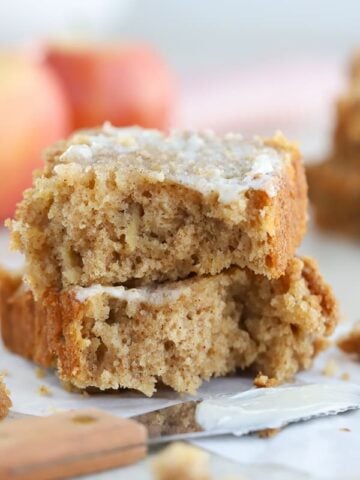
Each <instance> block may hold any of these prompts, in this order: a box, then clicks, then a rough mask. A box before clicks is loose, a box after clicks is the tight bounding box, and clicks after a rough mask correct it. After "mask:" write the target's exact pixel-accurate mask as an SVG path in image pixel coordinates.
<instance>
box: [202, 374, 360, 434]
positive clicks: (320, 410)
mask: <svg viewBox="0 0 360 480" xmlns="http://www.w3.org/2000/svg"><path fill="white" fill-rule="evenodd" d="M357 408H360V386H359V385H355V384H351V383H347V384H343V385H335V384H334V385H331V384H328V385H327V384H312V385H300V386H291V387H277V388H257V389H253V390H249V391H247V392H243V393H239V394H236V395H232V396H226V397H225V396H219V397H215V398H212V399H208V400H204V401H203V402H201V403H200V404H199V405H198V407H197V410H196V421H197V423H198V424H199V425H200V426H201V427H202V428H203V429H204V430H205V431H212V430H214V431H223V432H227V433H233V434H234V435H245V434H246V433H249V432H254V431H257V430H263V429H266V428H281V427H283V426H285V425H287V424H288V423H292V422H297V421H299V420H308V419H310V418H313V417H319V416H325V415H334V414H337V413H340V412H345V411H347V410H352V409H357Z"/></svg>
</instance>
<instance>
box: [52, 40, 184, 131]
mask: <svg viewBox="0 0 360 480" xmlns="http://www.w3.org/2000/svg"><path fill="white" fill-rule="evenodd" d="M47 61H48V64H49V65H51V66H52V67H53V68H54V70H55V71H56V72H57V74H58V75H59V77H60V78H61V79H62V81H63V84H64V86H65V89H66V91H67V93H68V96H69V99H70V101H71V105H72V110H73V124H74V127H75V128H82V127H92V126H96V125H100V124H102V123H103V122H104V121H106V120H109V121H110V122H111V123H113V124H114V125H117V126H124V125H134V124H137V125H141V126H143V127H153V128H160V129H165V128H167V127H168V126H169V121H170V116H171V113H172V107H173V103H174V83H175V82H174V78H173V75H172V73H171V71H170V69H169V68H168V66H167V64H166V63H165V62H164V60H163V59H162V58H161V57H160V56H159V55H158V54H157V53H156V52H154V51H153V50H152V49H151V48H150V47H148V46H147V45H143V44H121V45H112V46H109V45H107V46H76V45H72V46H61V45H58V46H49V47H48V52H47Z"/></svg>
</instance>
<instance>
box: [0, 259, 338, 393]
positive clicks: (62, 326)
mask: <svg viewBox="0 0 360 480" xmlns="http://www.w3.org/2000/svg"><path fill="white" fill-rule="evenodd" d="M4 281H6V279H3V282H4ZM0 288H1V287H0ZM2 312H3V313H2V319H1V323H2V335H3V339H4V342H5V345H6V346H7V347H8V348H9V349H10V350H12V351H13V352H16V353H18V354H20V355H22V356H24V357H26V358H29V359H32V360H34V361H35V362H37V363H38V364H40V365H43V366H45V367H47V366H54V367H56V368H57V370H58V373H59V376H60V378H61V379H62V380H64V381H66V382H70V383H71V384H73V385H75V386H77V387H79V388H86V387H98V388H100V389H117V388H119V387H123V388H125V387H126V388H134V389H137V390H140V391H141V392H144V393H145V394H146V395H152V394H153V393H154V391H155V389H156V384H157V382H159V381H161V382H162V383H163V384H165V385H168V386H170V387H171V388H173V389H174V390H176V391H178V392H188V393H193V392H195V391H196V389H197V388H198V387H199V386H200V384H201V382H202V381H203V380H208V379H209V378H210V377H212V376H219V375H225V374H227V373H229V372H233V371H234V370H235V369H237V368H239V369H244V368H247V367H251V368H252V369H253V370H254V372H255V374H256V373H257V372H259V371H261V372H263V374H264V375H268V376H269V377H273V378H276V379H277V380H279V381H285V380H289V379H291V378H292V376H293V375H294V374H295V373H296V372H297V371H298V370H301V369H303V368H308V367H309V366H310V365H311V362H312V359H313V357H314V356H315V355H316V353H317V352H318V351H319V349H321V347H322V345H323V344H324V339H325V337H326V336H328V335H329V334H330V333H331V332H332V331H333V328H334V326H335V325H336V323H337V320H338V318H337V306H336V302H335V300H334V297H333V295H332V292H331V290H330V288H329V287H328V286H327V285H326V284H325V283H324V281H323V279H322V277H321V276H320V274H319V272H318V270H317V267H316V265H315V264H314V263H313V261H312V260H310V259H307V258H293V259H292V260H290V262H289V264H288V267H287V269H286V272H285V273H284V274H283V275H282V276H280V277H279V278H278V279H272V280H269V279H267V278H266V277H264V276H262V275H256V274H254V273H253V272H251V271H250V270H249V269H240V268H236V267H234V268H231V269H229V270H227V271H225V272H223V273H220V274H218V275H215V276H204V277H199V276H195V277H193V278H190V279H187V280H182V281H177V282H165V283H164V284H160V285H156V286H155V285H153V286H141V287H137V288H128V287H126V286H113V287H104V286H101V285H93V286H91V287H70V288H68V289H65V290H63V291H62V292H58V291H56V290H55V289H48V290H47V291H46V292H45V293H44V294H43V296H42V298H41V299H39V300H37V301H35V300H34V297H33V295H32V293H31V292H30V291H29V290H28V289H26V288H24V286H23V285H21V286H20V287H19V288H18V289H17V290H16V291H15V292H14V294H13V295H12V296H11V297H10V298H8V299H7V300H4V305H3V308H2Z"/></svg>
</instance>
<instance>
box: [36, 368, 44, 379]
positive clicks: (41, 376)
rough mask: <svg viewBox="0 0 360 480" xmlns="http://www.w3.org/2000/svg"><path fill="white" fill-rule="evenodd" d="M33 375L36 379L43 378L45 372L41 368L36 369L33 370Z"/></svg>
mask: <svg viewBox="0 0 360 480" xmlns="http://www.w3.org/2000/svg"><path fill="white" fill-rule="evenodd" d="M35 375H36V377H37V378H44V377H45V376H46V370H44V369H43V368H41V367H37V368H36V370H35Z"/></svg>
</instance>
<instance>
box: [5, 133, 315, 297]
mask: <svg viewBox="0 0 360 480" xmlns="http://www.w3.org/2000/svg"><path fill="white" fill-rule="evenodd" d="M306 198H307V195H306V182H305V177H304V171H303V167H302V164H301V156H300V154H299V151H298V149H297V148H296V147H295V146H294V145H293V144H291V143H289V142H288V141H287V140H286V139H285V138H284V137H283V136H282V135H281V134H278V135H276V136H275V137H274V138H272V139H261V138H258V137H255V138H253V139H251V140H245V139H244V138H243V137H242V136H241V135H239V134H227V135H225V136H217V135H215V134H214V133H212V132H208V131H205V132H201V133H194V132H187V131H185V132H180V131H174V132H171V133H170V134H169V135H165V134H163V133H161V132H159V131H156V130H146V129H142V128H137V127H133V128H114V127H112V126H111V125H109V124H105V125H104V126H103V127H102V128H99V129H94V130H86V131H80V132H77V133H75V134H73V135H72V136H71V137H70V138H69V139H68V140H67V141H62V142H59V143H57V144H56V145H55V146H54V147H52V148H50V149H49V150H48V151H47V153H46V158H45V167H44V169H43V171H42V172H40V173H39V174H38V175H37V176H36V177H35V178H34V184H33V187H32V188H30V189H29V190H27V191H26V192H25V194H24V199H23V200H22V202H21V203H20V204H19V205H18V208H17V212H16V216H15V220H13V221H11V222H9V225H10V229H11V231H12V242H13V246H14V247H15V248H17V249H19V250H21V251H22V252H24V253H25V257H26V262H27V268H26V270H27V281H28V282H29V283H30V285H31V287H32V290H33V292H34V293H35V294H36V295H38V294H40V293H41V292H42V291H43V290H44V289H45V288H46V287H50V286H51V287H55V288H58V289H61V288H63V287H67V286H70V285H81V286H89V285H91V284H94V283H100V284H103V285H114V284H120V283H126V282H130V284H131V285H134V284H135V285H137V284H140V283H141V284H146V283H150V282H153V281H164V280H177V279H180V278H184V277H187V276H188V275H189V274H193V273H196V274H216V273H218V272H220V271H221V270H223V269H224V268H227V267H229V266H230V265H238V266H240V267H248V268H249V269H251V270H253V271H254V272H255V273H260V274H264V275H266V276H267V277H268V278H276V277H279V276H280V275H281V274H282V273H283V272H284V270H285V268H286V265H287V262H288V260H289V258H291V257H293V255H294V251H295V249H296V247H297V246H298V244H299V243H300V241H301V239H302V237H303V235H304V231H305V227H306V206H307V200H306Z"/></svg>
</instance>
